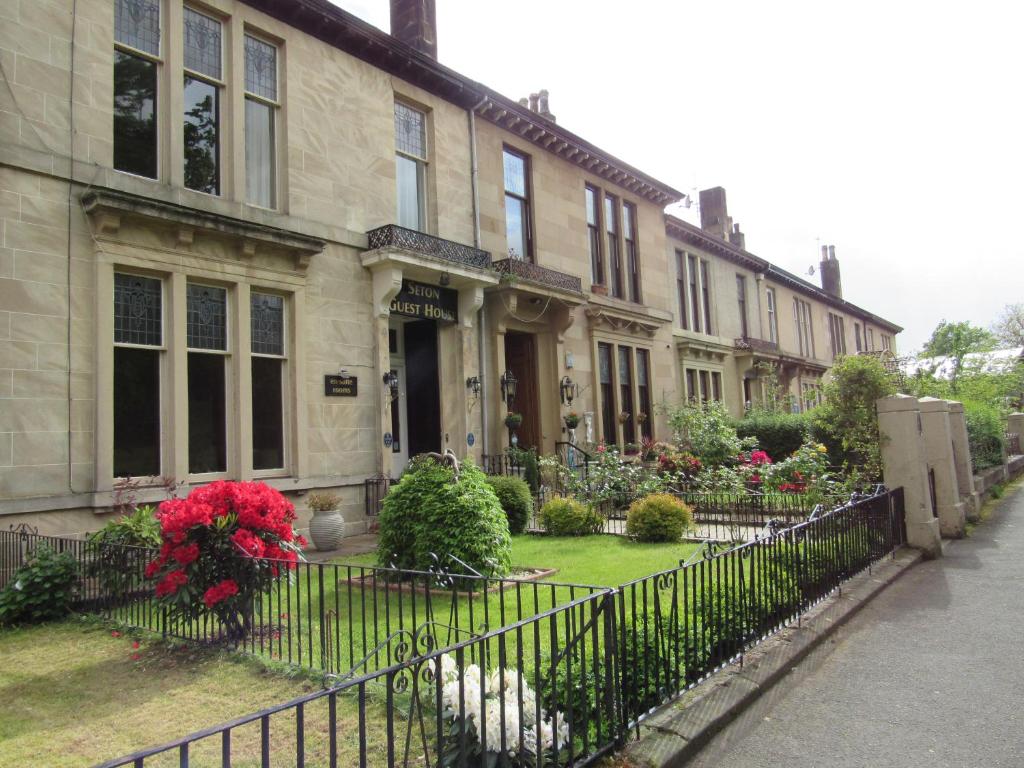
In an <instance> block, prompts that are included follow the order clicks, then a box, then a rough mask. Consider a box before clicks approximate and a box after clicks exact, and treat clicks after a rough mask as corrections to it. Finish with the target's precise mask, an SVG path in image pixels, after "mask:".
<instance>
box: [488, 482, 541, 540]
mask: <svg viewBox="0 0 1024 768" xmlns="http://www.w3.org/2000/svg"><path fill="white" fill-rule="evenodd" d="M487 484H488V485H490V486H491V490H493V491H494V495H495V496H497V497H498V501H499V502H500V503H501V508H502V509H503V510H505V517H507V518H508V530H509V532H510V533H522V532H523V531H525V530H526V522H527V521H528V520H529V519H530V513H531V512H532V511H533V494H531V493H530V486H529V485H527V484H526V481H525V480H523V479H522V478H519V477H505V476H499V475H496V476H493V477H488V478H487Z"/></svg>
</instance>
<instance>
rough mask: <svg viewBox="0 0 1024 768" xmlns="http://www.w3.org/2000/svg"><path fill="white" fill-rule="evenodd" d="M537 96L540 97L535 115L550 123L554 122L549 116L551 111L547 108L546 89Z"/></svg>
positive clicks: (553, 117)
mask: <svg viewBox="0 0 1024 768" xmlns="http://www.w3.org/2000/svg"><path fill="white" fill-rule="evenodd" d="M537 95H538V96H539V97H540V99H539V100H538V102H537V114H539V115H540V116H541V117H546V118H547V119H548V120H550V121H551V122H555V116H554V115H552V114H551V110H550V109H549V108H548V89H547V88H542V89H541V91H540V93H538V94H537Z"/></svg>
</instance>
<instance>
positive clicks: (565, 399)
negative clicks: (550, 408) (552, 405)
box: [559, 376, 576, 405]
mask: <svg viewBox="0 0 1024 768" xmlns="http://www.w3.org/2000/svg"><path fill="white" fill-rule="evenodd" d="M559 389H560V390H561V393H562V405H572V401H573V398H574V397H576V384H575V383H574V382H573V380H572V379H570V378H569V377H568V376H563V377H562V381H561V383H560V384H559Z"/></svg>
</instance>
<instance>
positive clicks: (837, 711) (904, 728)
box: [686, 483, 1024, 768]
mask: <svg viewBox="0 0 1024 768" xmlns="http://www.w3.org/2000/svg"><path fill="white" fill-rule="evenodd" d="M686 765H687V766H688V767H689V768H711V767H712V766H714V768H755V767H756V768H761V767H762V766H773V767H774V766H785V767H786V768H803V767H805V766H806V767H807V768H811V767H812V766H813V767H814V768H818V767H819V766H821V767H823V768H824V767H825V766H827V767H828V768H847V767H849V768H854V767H856V768H888V767H889V766H893V767H894V768H895V767H896V766H899V768H916V767H917V766H921V767H922V768H924V767H927V768H1021V766H1024V484H1021V483H1018V484H1017V485H1016V487H1015V488H1013V489H1011V490H1009V491H1008V493H1007V496H1006V497H1004V498H1003V499H1002V500H1000V501H998V502H995V503H994V508H993V510H992V512H991V516H990V517H989V519H988V520H987V521H986V522H984V523H982V524H981V525H979V526H978V527H976V528H975V529H974V532H973V534H972V535H971V536H970V537H969V538H967V539H961V540H958V541H952V542H947V543H946V545H945V547H944V556H943V557H942V558H939V559H936V560H931V561H926V562H922V563H920V564H918V565H916V566H915V567H913V568H911V569H909V570H907V571H906V572H905V573H903V574H902V576H901V577H900V578H899V579H898V580H896V581H894V582H893V583H892V584H890V585H889V586H888V587H887V588H886V589H884V590H883V591H881V592H880V593H879V594H878V595H877V596H876V597H875V598H874V599H873V600H871V601H870V602H869V603H866V604H865V605H864V606H862V607H861V609H860V610H859V611H858V612H857V613H856V614H855V615H853V616H852V617H851V618H850V620H849V621H848V622H847V623H845V624H844V625H843V626H842V627H840V628H839V629H838V630H836V631H835V632H834V633H833V634H832V635H831V636H830V637H829V638H828V639H826V640H825V641H824V642H823V643H821V644H820V645H818V646H817V647H815V648H814V649H813V650H811V651H810V653H809V654H808V655H807V656H806V657H805V658H804V659H803V660H802V661H801V662H800V663H799V664H798V665H796V666H795V667H794V668H793V669H792V670H791V671H790V672H789V673H788V674H786V675H785V676H784V677H783V678H782V679H781V680H780V681H779V682H778V683H777V684H776V685H774V686H773V687H772V688H770V689H769V690H767V691H765V692H764V693H763V694H762V695H761V696H760V697H759V698H757V699H756V701H755V702H754V703H753V705H752V706H750V707H748V708H747V709H745V710H744V711H743V713H742V714H740V715H739V717H738V718H736V719H735V720H733V721H732V723H731V724H730V725H728V726H726V727H725V728H724V729H723V730H722V731H720V732H719V733H718V734H717V735H716V736H714V737H713V738H712V739H711V740H710V741H709V742H708V743H707V746H705V747H704V748H703V749H702V750H701V751H700V752H699V753H698V754H697V755H696V756H695V757H693V758H692V759H691V760H690V761H689V762H687V763H686Z"/></svg>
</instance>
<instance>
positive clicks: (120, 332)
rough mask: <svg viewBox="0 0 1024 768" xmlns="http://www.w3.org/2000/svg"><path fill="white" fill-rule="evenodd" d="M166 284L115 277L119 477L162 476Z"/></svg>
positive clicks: (116, 460)
mask: <svg viewBox="0 0 1024 768" xmlns="http://www.w3.org/2000/svg"><path fill="white" fill-rule="evenodd" d="M165 350H166V347H165V342H164V301H163V282H162V281H161V280H160V279H158V278H155V277H146V276H143V275H135V274H128V273H122V272H116V273H115V274H114V366H113V367H114V371H113V380H114V388H113V390H114V391H113V394H114V411H113V413H114V457H113V459H114V477H157V476H160V475H161V474H163V472H162V469H163V467H162V462H161V455H160V454H161V451H160V446H161V424H160V422H161V418H160V413H161V411H160V403H161V392H162V390H163V387H162V386H161V379H162V374H161V370H162V368H163V360H164V355H165Z"/></svg>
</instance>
